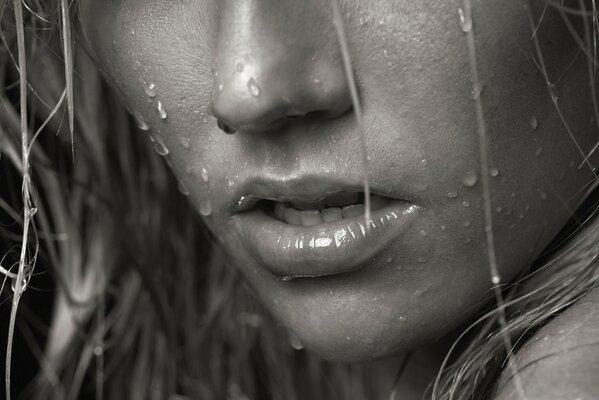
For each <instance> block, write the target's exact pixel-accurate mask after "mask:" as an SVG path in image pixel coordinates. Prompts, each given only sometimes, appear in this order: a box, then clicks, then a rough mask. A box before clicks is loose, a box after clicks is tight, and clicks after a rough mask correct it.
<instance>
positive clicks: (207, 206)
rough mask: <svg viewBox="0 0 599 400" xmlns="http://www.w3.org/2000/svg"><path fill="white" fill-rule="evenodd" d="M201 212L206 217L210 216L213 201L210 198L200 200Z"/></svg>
mask: <svg viewBox="0 0 599 400" xmlns="http://www.w3.org/2000/svg"><path fill="white" fill-rule="evenodd" d="M200 214H202V215H203V216H204V217H208V216H210V215H211V214H212V203H211V202H210V199H204V200H202V201H200Z"/></svg>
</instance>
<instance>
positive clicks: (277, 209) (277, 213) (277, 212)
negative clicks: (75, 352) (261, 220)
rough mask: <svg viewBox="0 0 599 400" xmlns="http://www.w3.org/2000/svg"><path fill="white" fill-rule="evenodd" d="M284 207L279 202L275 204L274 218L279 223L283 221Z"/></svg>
mask: <svg viewBox="0 0 599 400" xmlns="http://www.w3.org/2000/svg"><path fill="white" fill-rule="evenodd" d="M286 208H287V207H285V205H284V204H283V203H281V202H280V201H277V202H276V204H275V216H276V217H277V218H278V219H280V220H281V221H285V209H286Z"/></svg>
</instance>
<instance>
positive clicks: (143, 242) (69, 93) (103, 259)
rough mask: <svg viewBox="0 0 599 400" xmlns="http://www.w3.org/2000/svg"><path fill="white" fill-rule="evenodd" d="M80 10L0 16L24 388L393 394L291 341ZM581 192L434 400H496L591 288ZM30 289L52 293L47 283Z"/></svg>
mask: <svg viewBox="0 0 599 400" xmlns="http://www.w3.org/2000/svg"><path fill="white" fill-rule="evenodd" d="M71 6H72V7H71V9H70V10H69V2H67V0H60V1H42V0H37V1H30V2H29V3H24V2H23V3H21V1H18V0H13V1H12V2H9V1H5V2H4V4H3V8H2V11H0V23H1V26H0V37H1V39H2V43H1V45H0V82H1V83H2V89H0V103H1V104H0V110H1V112H0V151H1V154H2V157H0V168H1V170H2V174H3V175H4V176H3V182H7V184H6V185H0V191H1V192H0V193H1V194H2V195H1V197H0V210H1V211H0V215H1V216H2V217H1V218H2V221H3V224H2V225H1V226H0V237H1V238H2V241H1V242H0V243H1V244H0V251H1V252H2V254H1V255H3V256H4V257H3V258H2V259H1V260H0V261H1V262H0V266H1V267H2V270H0V271H1V272H3V273H4V275H6V279H5V283H6V282H7V281H8V280H10V282H12V285H3V286H2V291H1V293H2V294H3V296H4V297H3V299H4V298H6V299H7V300H9V301H12V307H11V310H12V313H13V315H12V316H11V318H12V319H11V322H10V326H11V329H13V327H14V326H15V323H17V324H18V325H17V327H18V329H19V336H20V337H22V338H23V340H25V341H26V342H27V346H28V348H29V351H30V352H31V353H32V354H33V355H34V356H35V357H36V359H37V361H38V364H39V367H38V368H35V372H36V373H37V377H36V378H35V381H34V382H33V383H32V384H30V385H28V386H27V387H26V388H25V389H24V392H23V393H21V395H22V396H23V397H31V398H36V399H46V398H47V399H54V398H64V399H76V398H82V397H85V398H90V397H95V398H98V399H100V398H103V397H104V396H106V397H107V398H117V399H118V398H130V399H165V398H169V399H171V400H176V399H185V398H187V397H189V398H201V399H224V398H229V399H236V400H242V399H247V398H256V399H301V398H331V399H334V398H340V399H351V398H356V399H357V398H376V397H379V396H382V395H384V394H385V390H387V395H388V388H377V387H373V385H369V378H370V375H369V371H368V370H367V369H365V368H363V367H360V366H356V365H346V364H340V363H332V362H327V361H323V360H320V359H318V358H317V357H316V356H314V355H311V354H309V353H308V352H298V351H294V350H293V349H292V348H291V346H289V344H288V343H287V340H285V338H284V337H285V334H284V333H283V331H282V329H280V328H279V327H278V325H277V323H276V322H275V321H273V320H271V319H270V317H269V315H268V314H267V313H266V312H265V311H264V310H263V309H262V308H261V306H260V304H259V303H258V302H257V301H255V299H254V296H253V295H252V293H251V292H250V291H249V290H247V288H246V287H245V286H244V285H243V283H242V280H241V278H240V277H239V275H238V273H237V272H236V271H235V269H234V268H232V267H230V266H229V265H228V261H227V254H226V253H224V252H223V251H222V249H221V247H220V246H219V245H218V243H217V242H216V241H215V240H214V239H213V238H212V237H211V235H210V233H209V232H208V231H207V230H206V229H205V228H204V226H203V225H202V222H201V221H200V219H199V218H197V217H194V218H190V215H194V216H195V215H196V213H195V210H194V209H193V208H192V207H191V206H190V205H189V203H188V200H187V199H186V198H185V196H184V195H183V194H182V193H179V191H178V190H177V183H176V179H175V178H174V177H173V176H172V174H171V172H170V169H169V168H168V165H167V164H168V159H165V158H161V157H160V156H159V155H158V154H156V152H155V151H154V143H152V142H151V141H150V140H148V138H147V135H145V133H143V132H141V131H140V130H139V129H137V127H136V125H135V122H134V119H133V118H132V117H131V116H130V115H129V113H128V112H127V110H126V109H125V108H124V107H123V106H121V105H119V103H118V101H117V100H116V97H115V94H114V93H113V91H112V90H111V89H110V88H109V87H107V86H106V85H105V84H104V83H103V81H102V79H101V76H100V74H99V72H98V71H97V70H96V68H95V66H94V65H93V63H92V62H91V60H90V59H89V57H88V55H87V54H86V52H85V50H84V48H83V47H82V46H79V45H78V39H79V38H78V35H80V30H79V29H78V27H77V23H76V22H77V18H76V17H77V14H76V7H75V6H73V5H71ZM593 6H594V2H593ZM24 9H25V10H24ZM564 10H566V11H567V9H566V8H564ZM594 10H595V9H594V8H593V14H592V16H593V27H595V21H596V18H595V17H596V14H595V11H594ZM23 11H25V13H24V14H22V12H23ZM578 11H580V10H578ZM71 19H72V20H73V23H71ZM25 28H26V29H25ZM71 31H72V34H71ZM587 42H589V41H588V40H587ZM589 43H590V42H589ZM588 48H589V49H590V48H591V47H590V46H589V47H588ZM75 103H76V105H77V107H76V110H75V111H74V106H73V105H74V104H75ZM65 116H66V118H65ZM65 119H66V122H65V121H64V120H65ZM20 148H21V150H19V149H20ZM4 178H6V179H4ZM19 188H20V189H19ZM588 199H589V200H588V201H587V204H585V205H584V206H583V207H581V210H583V211H581V213H579V214H578V215H576V216H573V220H572V223H571V224H570V225H569V226H570V228H566V229H564V231H563V232H562V233H561V234H560V235H559V237H558V239H556V240H555V241H554V243H553V244H552V245H550V246H549V247H548V249H547V251H546V253H545V255H544V256H543V257H541V258H540V259H539V260H537V261H536V262H535V263H534V264H533V265H531V267H530V269H528V270H527V271H524V272H523V274H522V276H521V277H520V278H519V279H518V280H517V283H515V284H511V285H505V286H504V287H502V289H503V296H504V298H505V302H504V304H500V305H499V307H497V305H496V304H493V305H492V306H490V307H489V308H488V310H487V311H486V312H483V314H482V315H480V318H479V319H478V320H476V321H475V322H474V323H472V324H471V325H470V326H468V327H467V328H466V329H464V333H463V335H462V336H460V338H459V339H458V341H457V342H456V344H455V351H452V352H451V353H450V354H448V356H447V358H446V363H444V366H443V368H442V369H441V371H439V375H438V377H437V380H436V382H435V384H434V386H431V390H430V391H429V394H430V396H431V397H432V398H434V399H443V400H445V399H484V398H487V397H489V396H490V395H492V394H493V393H495V392H496V391H497V390H499V387H498V385H497V382H498V380H499V379H498V378H499V376H500V374H501V373H502V371H503V370H504V369H505V367H504V366H505V365H506V363H505V360H508V359H511V357H512V354H513V353H515V352H517V350H518V349H519V348H521V346H522V345H523V344H524V343H526V340H527V339H528V338H530V337H531V336H532V335H534V333H535V332H537V331H538V329H540V328H541V327H542V326H544V325H545V324H547V323H548V322H549V321H550V320H551V319H552V318H554V317H555V316H556V315H558V314H559V313H561V312H563V311H564V310H565V309H566V308H568V307H569V306H571V305H572V304H574V303H575V302H576V301H578V300H579V299H580V298H581V297H583V296H584V295H585V294H586V293H588V292H589V291H590V290H591V289H593V288H595V287H597V285H598V279H599V276H598V275H599V270H598V268H597V256H598V254H599V231H598V229H597V228H599V224H598V223H597V218H595V215H594V214H595V210H596V209H597V204H596V200H597V199H596V195H595V197H592V196H589V197H588ZM19 210H23V212H20V211H19ZM589 210H590V211H589ZM7 220H8V221H13V222H12V223H10V224H9V223H6V222H5V221H7ZM580 220H582V221H584V224H580V223H579V221H580ZM580 226H584V228H583V229H578V228H579V227H580ZM37 282H39V284H40V285H49V287H50V288H51V290H52V294H51V295H48V294H47V293H45V292H44V291H39V290H36V283H37ZM44 282H45V283H44ZM47 282H50V283H47ZM8 286H12V290H13V293H14V294H12V295H11V293H9V288H8ZM26 288H28V290H27V292H24V291H25V289H26ZM36 297H42V298H44V299H45V300H48V299H49V300H48V301H49V302H50V303H51V307H52V311H51V313H48V315H40V316H36V315H35V309H34V308H36V306H39V301H38V302H36V300H35V299H36ZM20 300H21V303H22V304H21V305H20V306H19V301H20ZM45 300H44V301H45ZM17 307H19V308H18V309H19V315H18V320H16V322H15V318H16V312H17ZM46 308H47V307H46ZM499 311H501V312H499ZM503 316H504V317H505V321H502V318H503ZM13 335H14V334H13V333H12V330H11V331H9V343H8V346H7V349H8V350H7V358H8V362H7V365H9V366H10V364H11V350H12V348H11V346H12V345H11V343H12V336H13ZM506 337H507V338H509V339H510V341H511V343H514V346H513V348H512V349H510V348H506V346H505V339H506ZM508 350H509V354H508ZM13 358H14V357H13ZM7 371H8V372H9V373H8V375H7V381H6V382H7V391H8V390H9V389H8V385H9V383H10V378H11V375H10V368H8V369H7ZM29 373H31V372H29ZM169 396H170V397H169Z"/></svg>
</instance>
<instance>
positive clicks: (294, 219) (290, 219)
mask: <svg viewBox="0 0 599 400" xmlns="http://www.w3.org/2000/svg"><path fill="white" fill-rule="evenodd" d="M285 221H286V222H287V223H288V224H291V225H301V224H302V218H301V217H300V212H299V211H297V210H296V209H295V208H285Z"/></svg>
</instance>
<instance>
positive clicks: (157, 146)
mask: <svg viewBox="0 0 599 400" xmlns="http://www.w3.org/2000/svg"><path fill="white" fill-rule="evenodd" d="M154 150H156V153H158V154H160V155H161V156H166V155H167V154H168V153H169V151H168V148H167V147H166V145H165V144H164V141H163V140H162V138H161V137H160V136H155V137H154Z"/></svg>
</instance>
